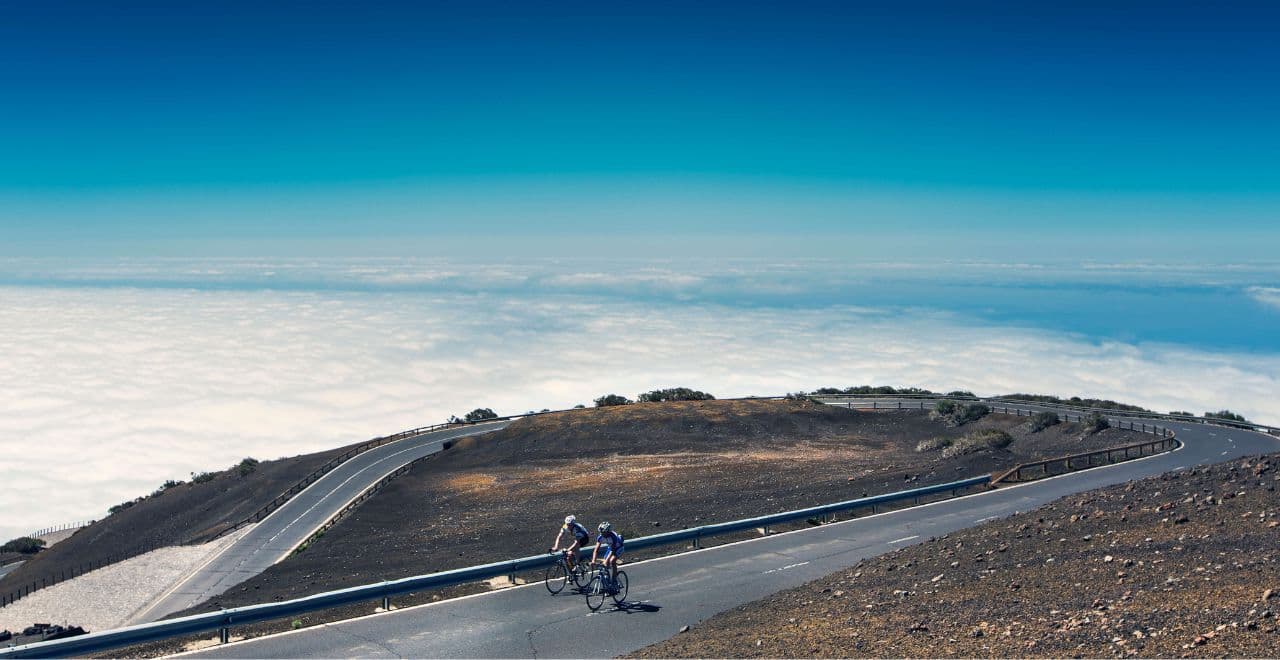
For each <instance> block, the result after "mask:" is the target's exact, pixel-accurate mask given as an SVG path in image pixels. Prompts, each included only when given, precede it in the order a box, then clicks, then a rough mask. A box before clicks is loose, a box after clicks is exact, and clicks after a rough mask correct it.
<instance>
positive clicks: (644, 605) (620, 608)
mask: <svg viewBox="0 0 1280 660" xmlns="http://www.w3.org/2000/svg"><path fill="white" fill-rule="evenodd" d="M660 609H662V606H661V605H654V604H653V603H649V602H634V603H633V602H631V601H627V600H624V601H622V604H621V605H614V606H613V608H612V609H608V610H603V611H606V612H623V613H626V614H631V613H632V612H645V613H653V612H657V611H658V610H660Z"/></svg>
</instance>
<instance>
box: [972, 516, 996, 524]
mask: <svg viewBox="0 0 1280 660" xmlns="http://www.w3.org/2000/svg"><path fill="white" fill-rule="evenodd" d="M999 517H1000V516H987V517H986V518H979V519H977V520H975V521H973V522H975V523H984V522H987V521H988V520H995V519H996V518H999Z"/></svg>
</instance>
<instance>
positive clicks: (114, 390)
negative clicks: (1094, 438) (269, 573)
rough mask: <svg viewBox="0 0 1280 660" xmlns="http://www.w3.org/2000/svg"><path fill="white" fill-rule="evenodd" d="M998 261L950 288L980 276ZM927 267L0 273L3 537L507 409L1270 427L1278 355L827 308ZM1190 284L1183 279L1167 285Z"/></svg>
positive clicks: (1033, 271) (103, 267) (1269, 296)
mask: <svg viewBox="0 0 1280 660" xmlns="http://www.w3.org/2000/svg"><path fill="white" fill-rule="evenodd" d="M1008 268H1010V267H1009V266H1005V265H991V264H987V265H980V267H979V266H964V265H956V264H951V265H949V266H948V268H947V272H949V273H951V274H952V276H953V277H967V276H970V274H971V275H972V276H973V277H979V276H981V277H983V278H987V279H988V280H989V279H990V278H993V277H997V276H996V275H993V273H997V272H1000V271H1002V270H1007V269H1008ZM1012 268H1013V269H1014V271H1015V272H1016V275H1014V276H1009V277H1013V278H1015V279H1017V280H1019V281H1026V280H1028V279H1032V280H1034V279H1035V278H1045V279H1046V281H1048V280H1052V279H1053V278H1054V277H1059V276H1060V275H1056V274H1055V273H1056V272H1057V271H1056V269H1057V268H1058V267H1051V268H1048V270H1046V268H1045V267H1043V266H1035V265H1020V266H1014V267H1012ZM1085 270H1086V269H1081V268H1077V269H1076V271H1075V272H1085ZM1095 270H1097V271H1100V272H1104V273H1105V272H1109V269H1108V268H1101V269H1091V270H1090V272H1093V271H1095ZM1152 270H1153V269H1151V268H1137V269H1134V268H1130V269H1128V270H1126V271H1125V277H1126V278H1129V277H1136V278H1139V279H1141V278H1144V277H1154V276H1151V275H1150V274H1149V273H1150V271H1152ZM1154 270H1159V269H1154ZM938 272H939V271H938V270H937V269H933V270H930V269H921V267H919V266H916V265H911V264H880V265H879V266H878V267H877V268H874V269H868V270H864V271H859V270H856V269H855V270H850V269H847V268H841V267H839V266H838V265H834V264H824V263H811V264H794V263H768V262H759V263H747V264H744V263H735V264H720V265H708V264H700V265H689V264H661V263H631V264H627V263H612V264H600V263H578V262H572V263H570V262H540V263H529V264H517V265H511V264H505V265H486V264H482V263H465V264H464V263H451V262H448V261H431V262H411V263H406V262H399V261H392V262H386V261H381V262H380V261H362V262H349V261H329V262H307V261H290V262H273V261H225V260H224V261H216V260H215V261H202V262H165V261H147V262H141V261H140V262H113V263H109V264H98V265H90V266H85V265H68V264H53V265H50V264H49V263H40V264H36V263H31V262H14V261H11V262H8V263H6V264H0V328H3V332H2V333H0V355H3V356H4V358H3V364H0V388H3V391H4V397H3V398H0V455H3V456H4V457H5V460H4V461H3V462H0V483H3V484H4V485H5V486H4V488H3V489H0V538H11V537H14V536H17V535H19V534H23V533H27V532H30V531H32V530H35V529H38V528H41V527H45V526H47V525H52V524H57V523H61V522H67V521H73V520H81V519H86V518H96V517H101V516H102V515H104V513H105V510H106V508H107V507H108V506H109V505H112V504H116V503H119V502H122V501H124V500H127V499H131V498H133V497H135V496H137V495H140V494H144V493H147V492H150V491H151V490H153V489H154V488H155V487H157V486H158V485H159V484H160V483H161V482H163V481H164V480H166V479H186V478H188V477H189V474H190V473H191V472H198V471H203V470H211V469H220V468H223V467H226V466H229V465H231V464H232V463H234V462H236V461H238V460H239V459H240V458H242V457H245V456H253V457H256V458H259V459H270V458H278V457H282V456H290V455H295V454H299V453H305V452H313V451H318V450H322V449H327V448H331V447H334V446H337V445H340V444H346V443H351V442H355V441H360V440H364V439H367V438H370V437H374V436H378V435H385V434H388V433H392V432H395V431H398V430H402V429H406V428H412V427H416V426H421V425H425V424H430V423H435V422H439V421H443V420H444V419H445V418H447V417H448V416H449V415H453V414H458V415H461V414H463V413H465V412H467V411H469V410H471V409H473V408H476V407H480V406H484V407H490V408H493V409H494V410H495V411H497V412H498V413H500V414H512V413H520V412H525V411H528V410H539V409H543V408H551V409H557V408H566V407H570V406H572V405H574V404H578V403H584V404H587V405H590V403H591V400H592V399H593V398H595V397H598V396H600V395H602V394H605V393H620V394H624V395H628V396H633V397H634V396H635V395H636V394H637V393H639V392H642V391H646V390H649V389H653V388H656V387H667V386H688V387H694V388H697V389H702V390H706V391H710V392H713V393H714V394H716V395H718V396H722V397H729V396H746V395H773V394H782V393H785V392H788V391H797V390H803V389H813V388H816V387H821V386H848V385H857V384H893V385H902V386H920V387H927V388H930V389H947V390H949V389H968V390H973V391H975V392H977V393H980V394H999V393H1008V392H1014V391H1020V392H1043V393H1053V394H1060V395H1073V394H1079V395H1088V396H1097V397H1106V398H1113V399H1117V400H1123V401H1128V402H1132V403H1136V404H1140V405H1144V406H1148V407H1151V408H1153V409H1156V410H1175V409H1179V410H1180V409H1186V410H1191V411H1196V412H1201V411H1204V410H1207V409H1217V408H1220V407H1230V408H1231V409H1232V410H1235V411H1237V412H1241V413H1244V414H1246V415H1248V416H1249V417H1250V418H1251V419H1255V420H1257V421H1260V422H1264V423H1271V424H1280V402H1277V400H1276V398H1275V393H1276V392H1277V391H1280V390H1278V388H1277V385H1278V383H1277V374H1280V352H1265V351H1263V352H1259V351H1250V352H1247V353H1246V352H1240V353H1234V352H1230V351H1222V350H1209V349H1204V348H1196V347H1188V346H1182V345H1175V344H1158V343H1148V342H1142V341H1136V342H1130V341H1117V340H1109V339H1099V338H1096V337H1088V336H1084V335H1081V334H1079V333H1075V332H1071V331H1070V330H1069V329H1061V330H1054V329H1046V328H1036V327H1030V326H1019V325H1016V324H999V325H998V324H993V323H990V322H986V321H983V320H981V319H977V318H972V317H969V316H965V315H961V314H957V313H954V312H948V311H944V310H939V309H935V308H930V307H918V306H913V305H911V304H910V301H909V300H908V301H904V304H903V305H898V306H893V307H885V306H878V305H864V304H860V303H859V301H858V300H857V299H847V297H842V296H841V291H842V290H844V289H843V288H844V287H848V286H851V285H852V283H854V282H865V281H867V280H868V279H875V278H882V277H885V273H898V275H896V277H902V276H903V275H901V274H902V273H906V275H905V277H908V278H928V277H936V276H937V275H938ZM1223 272H1225V271H1223ZM1249 273H1252V271H1249ZM1220 275H1221V273H1220ZM1184 276H1185V277H1187V278H1193V277H1197V276H1193V275H1187V274H1185V273H1183V272H1182V271H1176V272H1173V273H1169V272H1163V273H1161V274H1160V275H1159V277H1160V278H1162V279H1161V281H1167V280H1169V279H1170V278H1174V279H1176V278H1181V277H1184ZM1222 276H1223V277H1227V278H1228V279H1230V278H1233V277H1236V276H1235V275H1230V274H1227V275H1222ZM1089 277H1092V275H1089ZM1233 281H1234V280H1233ZM1242 281H1257V278H1256V277H1254V276H1253V274H1249V275H1248V276H1247V277H1244V279H1243V280H1242ZM1256 288H1257V285H1249V288H1248V290H1249V291H1250V293H1249V295H1252V296H1254V297H1255V298H1257V299H1258V300H1259V303H1260V304H1272V301H1273V300H1274V296H1275V291H1276V289H1274V288H1271V289H1268V288H1266V287H1263V289H1262V290H1261V291H1258V290H1256ZM1242 290H1245V289H1242ZM789 300H791V301H794V300H800V301H802V302H803V304H788V302H787V301H789Z"/></svg>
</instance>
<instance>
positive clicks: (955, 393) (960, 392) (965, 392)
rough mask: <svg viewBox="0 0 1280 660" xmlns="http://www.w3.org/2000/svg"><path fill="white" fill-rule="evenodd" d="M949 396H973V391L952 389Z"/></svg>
mask: <svg viewBox="0 0 1280 660" xmlns="http://www.w3.org/2000/svg"><path fill="white" fill-rule="evenodd" d="M947 396H973V392H970V391H969V390H952V391H950V392H947Z"/></svg>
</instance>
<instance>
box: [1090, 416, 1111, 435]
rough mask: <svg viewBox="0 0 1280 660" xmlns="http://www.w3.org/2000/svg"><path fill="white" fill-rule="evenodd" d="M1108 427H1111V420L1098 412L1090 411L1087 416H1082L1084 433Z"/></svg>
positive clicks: (1096, 431)
mask: <svg viewBox="0 0 1280 660" xmlns="http://www.w3.org/2000/svg"><path fill="white" fill-rule="evenodd" d="M1109 428H1111V422H1108V421H1107V418H1106V417H1103V416H1102V415H1101V414H1100V413H1090V414H1089V416H1088V417H1085V418H1084V432H1085V434H1086V435H1093V434H1094V433H1101V432H1102V431H1105V430H1107V429H1109Z"/></svg>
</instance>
